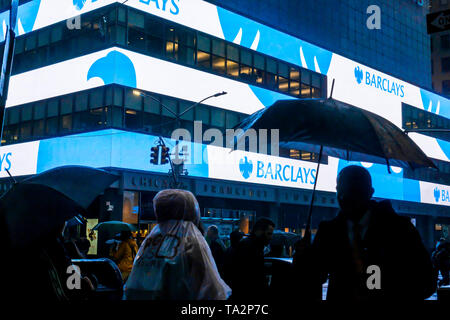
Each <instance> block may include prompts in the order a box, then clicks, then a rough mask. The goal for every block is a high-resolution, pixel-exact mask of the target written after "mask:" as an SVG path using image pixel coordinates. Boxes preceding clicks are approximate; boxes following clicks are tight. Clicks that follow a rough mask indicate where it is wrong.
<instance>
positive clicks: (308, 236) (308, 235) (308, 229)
mask: <svg viewBox="0 0 450 320" xmlns="http://www.w3.org/2000/svg"><path fill="white" fill-rule="evenodd" d="M322 154H323V145H322V146H320V152H319V161H318V162H317V169H316V180H315V181H314V188H313V192H312V196H311V202H310V204H309V210H308V220H307V222H306V227H305V238H306V239H307V241H308V243H311V220H312V209H313V206H314V198H315V196H316V186H317V179H318V178H319V169H320V162H321V161H322Z"/></svg>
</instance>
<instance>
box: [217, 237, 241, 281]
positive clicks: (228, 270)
mask: <svg viewBox="0 0 450 320" xmlns="http://www.w3.org/2000/svg"><path fill="white" fill-rule="evenodd" d="M243 237H244V233H243V232H241V231H239V230H234V231H232V232H231V233H230V246H229V247H228V248H227V249H226V250H225V255H224V261H223V262H224V263H223V276H222V279H223V280H224V281H225V282H226V283H227V284H228V285H229V286H230V287H231V281H232V277H233V265H234V260H233V259H234V258H235V256H236V250H237V247H238V245H239V242H240V241H241V239H242V238H243ZM231 289H233V288H232V287H231Z"/></svg>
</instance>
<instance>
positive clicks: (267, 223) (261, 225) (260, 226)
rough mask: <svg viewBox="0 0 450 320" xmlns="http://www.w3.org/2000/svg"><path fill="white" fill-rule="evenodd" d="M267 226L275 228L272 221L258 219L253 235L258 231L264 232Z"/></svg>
mask: <svg viewBox="0 0 450 320" xmlns="http://www.w3.org/2000/svg"><path fill="white" fill-rule="evenodd" d="M269 226H272V227H274V228H275V223H274V222H273V221H272V220H270V219H269V218H259V219H258V220H257V221H256V222H255V225H254V226H253V229H252V232H253V233H255V232H256V231H258V230H260V231H266V230H267V228H268V227H269Z"/></svg>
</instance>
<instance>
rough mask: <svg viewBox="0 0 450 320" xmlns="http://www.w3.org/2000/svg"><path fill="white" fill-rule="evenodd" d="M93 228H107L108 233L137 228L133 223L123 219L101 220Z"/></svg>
mask: <svg viewBox="0 0 450 320" xmlns="http://www.w3.org/2000/svg"><path fill="white" fill-rule="evenodd" d="M92 230H98V231H100V230H107V231H108V233H112V234H116V233H119V232H121V231H136V230H137V228H136V227H135V226H133V225H132V224H129V223H126V222H122V221H106V222H100V223H99V224H97V225H96V226H95V227H94V228H92Z"/></svg>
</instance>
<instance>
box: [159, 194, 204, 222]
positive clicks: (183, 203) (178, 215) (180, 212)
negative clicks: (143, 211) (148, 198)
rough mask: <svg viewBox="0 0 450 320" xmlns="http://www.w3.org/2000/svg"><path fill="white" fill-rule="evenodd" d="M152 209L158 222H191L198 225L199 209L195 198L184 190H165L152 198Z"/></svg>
mask: <svg viewBox="0 0 450 320" xmlns="http://www.w3.org/2000/svg"><path fill="white" fill-rule="evenodd" d="M153 209H154V211H155V215H156V219H157V221H158V222H164V221H168V220H185V221H192V222H193V223H194V224H195V225H197V226H199V224H200V208H199V205H198V202H197V199H196V198H195V196H194V195H193V194H192V193H191V192H189V191H186V190H180V189H166V190H162V191H160V192H158V193H157V194H156V196H155V197H154V198H153Z"/></svg>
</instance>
